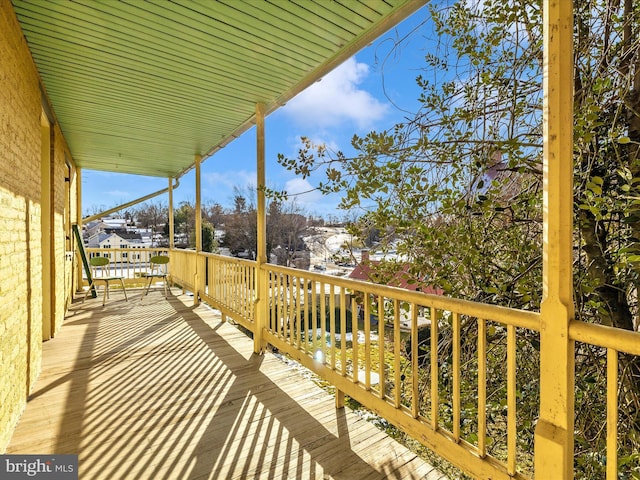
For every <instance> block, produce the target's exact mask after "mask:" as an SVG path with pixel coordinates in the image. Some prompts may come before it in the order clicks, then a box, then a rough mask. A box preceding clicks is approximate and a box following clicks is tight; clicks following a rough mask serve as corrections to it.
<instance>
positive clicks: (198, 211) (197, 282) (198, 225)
mask: <svg viewBox="0 0 640 480" xmlns="http://www.w3.org/2000/svg"><path fill="white" fill-rule="evenodd" d="M201 163H202V156H201V155H196V158H195V166H196V206H195V217H196V218H195V229H196V232H195V233H196V273H195V278H194V288H195V292H193V304H194V305H196V306H197V305H200V287H201V283H202V280H203V279H204V275H205V272H204V271H200V270H201V269H200V253H201V252H202V207H201V198H202V195H201V187H202V176H201V172H200V170H201V169H200V165H201Z"/></svg>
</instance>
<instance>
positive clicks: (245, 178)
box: [202, 170, 256, 189]
mask: <svg viewBox="0 0 640 480" xmlns="http://www.w3.org/2000/svg"><path fill="white" fill-rule="evenodd" d="M202 179H203V180H204V182H203V183H204V185H205V186H206V188H212V189H215V188H216V187H220V186H223V187H224V188H225V189H233V187H239V188H241V189H242V188H245V187H246V186H247V185H255V184H256V172H250V171H247V170H238V171H232V172H211V173H206V174H204V175H203V176H202Z"/></svg>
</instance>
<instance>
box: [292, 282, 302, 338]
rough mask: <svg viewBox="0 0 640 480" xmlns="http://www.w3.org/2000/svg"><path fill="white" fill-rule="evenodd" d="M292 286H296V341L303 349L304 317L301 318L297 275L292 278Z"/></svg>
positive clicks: (294, 323) (294, 322) (294, 320)
mask: <svg viewBox="0 0 640 480" xmlns="http://www.w3.org/2000/svg"><path fill="white" fill-rule="evenodd" d="M292 286H293V287H294V288H295V294H296V295H295V297H296V301H295V307H296V308H295V313H294V318H293V325H294V327H295V328H294V330H295V332H296V333H295V339H294V341H295V343H296V345H297V346H298V349H302V348H303V346H302V341H303V340H302V319H301V318H300V311H301V310H300V277H295V278H294V279H292Z"/></svg>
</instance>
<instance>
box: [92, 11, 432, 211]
mask: <svg viewBox="0 0 640 480" xmlns="http://www.w3.org/2000/svg"><path fill="white" fill-rule="evenodd" d="M425 17H426V12H425V10H424V7H423V8H422V9H421V10H419V11H418V12H416V13H415V14H414V15H412V16H411V17H410V18H408V19H407V20H405V21H404V22H402V23H401V24H400V25H398V26H397V27H396V28H394V29H393V30H390V31H389V32H387V33H385V34H384V35H382V36H381V37H380V38H379V39H378V40H376V41H375V42H373V43H372V44H371V45H370V46H369V47H367V48H366V49H364V50H362V51H361V52H360V53H358V54H357V55H356V56H355V57H352V58H350V59H349V60H347V61H346V62H345V63H343V64H342V65H341V66H340V67H338V68H337V69H336V70H334V71H333V72H331V73H330V74H328V75H327V76H325V77H324V78H323V79H322V81H320V82H317V83H315V84H313V85H312V86H311V87H309V88H308V89H307V90H305V91H304V92H302V93H300V94H299V95H298V96H297V97H295V98H294V99H292V100H291V101H290V102H289V103H288V104H287V105H286V106H284V107H283V108H281V109H279V110H277V111H276V112H274V113H272V114H271V115H269V116H268V117H267V118H266V120H265V139H266V163H267V184H268V186H269V187H271V188H275V189H285V190H287V191H288V192H289V193H290V194H295V193H299V192H304V191H308V190H310V189H311V188H312V184H313V183H314V179H313V178H311V179H310V181H307V180H302V179H301V178H296V176H295V175H294V174H293V173H292V172H289V171H287V170H285V169H284V168H283V167H281V166H280V165H278V163H277V155H278V153H282V154H284V155H287V156H294V155H295V152H296V151H297V150H298V147H299V145H300V137H301V136H306V137H309V138H310V139H312V140H314V141H316V142H322V143H325V144H326V145H327V146H329V147H330V148H332V149H333V150H334V151H337V150H342V151H343V152H345V153H346V154H349V153H350V152H351V148H350V140H351V137H352V136H353V135H354V134H360V135H365V134H366V133H367V132H369V131H371V130H376V129H377V130H382V129H386V128H389V127H391V126H392V125H393V124H394V123H396V122H398V121H401V120H402V118H403V117H404V116H405V115H407V111H408V112H411V113H413V112H415V111H416V109H417V107H418V102H417V98H418V95H419V93H420V92H419V88H418V87H417V85H416V82H415V77H416V76H417V75H418V74H419V69H420V68H421V67H422V66H423V65H424V60H423V58H424V55H425V53H426V52H425V45H426V41H425V39H424V37H423V36H422V35H420V32H419V31H416V32H414V30H415V29H416V28H417V27H418V26H419V25H420V24H421V23H422V22H423V21H424V19H425ZM410 32H414V33H412V34H411V35H410V37H409V39H408V41H405V42H403V44H402V45H403V46H402V48H401V50H399V51H397V50H393V49H392V47H393V45H394V41H395V40H397V39H398V38H403V37H405V36H406V35H408V34H410ZM385 93H386V95H385ZM403 110H404V111H403ZM310 112H312V113H310ZM255 149H256V147H255V128H252V129H250V130H249V131H247V132H246V133H245V134H244V135H242V136H241V137H240V138H238V139H236V140H235V141H233V142H232V143H230V144H229V145H227V146H226V147H225V148H224V149H222V150H220V151H219V152H217V153H216V154H215V155H213V156H212V157H209V158H208V159H206V160H205V161H204V162H203V164H202V201H203V203H219V204H221V205H222V206H223V207H230V206H231V205H232V198H233V191H234V187H240V188H241V189H245V188H246V187H248V186H250V185H255V183H256V165H255ZM194 177H195V175H194V172H193V171H191V172H189V173H188V174H186V175H185V176H184V177H182V178H181V180H180V186H179V188H178V189H176V190H175V191H174V205H176V206H177V205H178V204H179V203H180V202H182V201H190V202H194V201H195V178H194ZM167 184H168V182H167V180H166V179H164V178H150V177H141V176H136V175H123V174H113V173H107V172H98V171H91V170H83V172H82V205H83V213H84V214H88V213H96V212H98V211H101V210H104V209H107V208H111V207H115V206H117V205H120V204H123V203H126V202H130V201H132V200H135V199H136V198H139V197H142V196H143V195H146V194H149V193H152V192H155V191H157V190H160V189H163V188H166V187H167ZM295 199H296V200H295V201H296V203H297V204H298V206H299V207H301V209H302V210H303V211H305V213H307V214H313V215H322V216H324V217H325V218H326V217H328V216H329V215H333V216H337V217H338V218H342V217H343V215H344V212H342V211H338V210H337V209H336V205H337V204H338V201H339V197H338V196H335V195H333V196H322V195H321V194H319V193H318V192H311V193H307V194H304V195H296V196H295ZM153 201H160V202H164V203H166V202H167V201H168V199H167V196H166V195H163V196H159V197H156V198H155V199H154V200H153Z"/></svg>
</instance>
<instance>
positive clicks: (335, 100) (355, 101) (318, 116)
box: [283, 58, 389, 129]
mask: <svg viewBox="0 0 640 480" xmlns="http://www.w3.org/2000/svg"><path fill="white" fill-rule="evenodd" d="M368 75H369V66H368V65H367V64H365V63H358V62H356V60H355V59H354V58H350V59H349V60H347V61H346V62H344V63H343V64H342V65H340V66H339V67H338V68H336V69H335V70H333V71H332V72H331V73H329V74H327V75H326V76H325V77H324V78H323V79H322V80H321V81H320V82H316V83H314V84H313V85H311V86H310V87H309V88H307V89H306V90H304V91H303V92H301V93H300V94H299V95H298V96H296V97H295V98H294V99H292V100H291V101H290V102H289V103H288V104H287V105H286V106H285V107H284V108H283V112H284V113H286V114H287V115H289V116H291V117H293V120H294V121H295V122H296V123H300V124H303V125H309V126H315V127H319V128H326V127H331V126H339V125H340V124H344V123H347V122H352V123H355V124H356V125H357V126H358V128H361V129H368V128H371V127H372V126H373V125H374V124H375V122H376V121H378V120H380V119H381V118H383V117H384V116H385V114H386V113H387V111H388V109H389V106H388V104H385V103H382V102H380V101H379V100H378V99H377V98H375V97H374V96H373V95H371V94H370V93H369V92H367V91H365V90H362V89H360V88H358V86H359V85H360V84H361V83H362V82H363V80H364V79H365V78H366V77H367V76H368Z"/></svg>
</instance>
